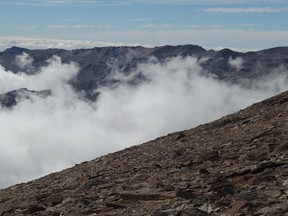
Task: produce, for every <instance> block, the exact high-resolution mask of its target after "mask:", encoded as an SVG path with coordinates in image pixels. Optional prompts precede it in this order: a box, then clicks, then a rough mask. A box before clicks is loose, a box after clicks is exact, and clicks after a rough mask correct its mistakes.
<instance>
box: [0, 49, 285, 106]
mask: <svg viewBox="0 0 288 216" xmlns="http://www.w3.org/2000/svg"><path fill="white" fill-rule="evenodd" d="M24 53H25V55H26V56H25V58H28V60H29V61H30V62H29V65H28V66H25V65H24V66H23V65H22V64H19V63H17V56H21V55H23V54H24ZM55 55H56V56H59V57H60V59H61V60H62V62H63V63H69V62H75V63H76V64H78V65H79V72H78V74H77V76H76V77H75V78H74V79H72V80H71V81H70V84H71V85H72V86H73V88H74V89H75V90H76V91H77V92H84V93H85V95H86V97H87V98H88V99H89V100H92V101H95V100H96V99H97V97H98V94H99V92H97V89H99V87H103V86H104V87H105V86H107V85H108V86H109V85H110V84H111V83H114V82H115V80H111V74H113V72H114V71H115V70H116V71H117V72H119V73H121V74H124V75H129V74H130V73H133V71H135V69H137V67H138V65H139V64H145V63H146V64H147V63H149V60H150V59H151V58H155V59H156V60H157V61H158V62H160V63H163V62H165V61H166V60H167V59H171V58H175V57H181V58H185V57H188V56H190V57H193V58H196V59H197V60H198V61H199V66H201V67H202V69H203V73H208V74H212V75H214V76H215V78H216V79H218V80H221V81H224V82H227V83H228V84H231V83H232V84H233V83H234V84H235V83H237V84H240V85H244V86H245V85H246V86H249V85H251V83H253V81H255V80H257V79H261V78H263V77H265V76H268V75H270V74H273V73H279V71H280V73H286V71H287V70H286V71H283V70H282V71H281V68H288V47H275V48H271V49H265V50H260V51H254V52H246V53H242V52H236V51H233V50H230V49H222V50H220V51H215V50H206V49H204V48H202V47H201V46H198V45H190V44H189V45H179V46H170V45H166V46H160V47H154V48H146V47H141V46H136V47H132V46H131V47H128V46H126V47H125V46H124V47H113V46H111V47H95V48H92V49H77V50H64V49H35V50H29V49H26V48H20V47H11V48H9V49H7V50H5V51H3V52H0V65H2V66H3V67H4V68H5V70H7V71H12V72H13V73H18V72H19V71H21V72H23V73H26V74H29V75H32V74H35V73H37V72H38V71H39V69H40V68H41V67H43V66H47V64H48V62H47V60H48V59H51V58H52V57H53V56H55ZM30 64H31V65H30ZM137 79H141V77H140V78H139V77H135V78H134V80H132V82H134V83H137V82H138V80H137ZM23 87H24V88H25V86H23ZM30 90H35V89H30ZM47 90H48V89H47ZM4 93H5V92H2V94H4ZM2 105H3V106H5V103H4V104H3V103H2ZM8 105H9V103H8ZM8 107H9V106H8Z"/></svg>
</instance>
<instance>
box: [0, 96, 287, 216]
mask: <svg viewBox="0 0 288 216" xmlns="http://www.w3.org/2000/svg"><path fill="white" fill-rule="evenodd" d="M0 215H1V216H8V215H50V216H51V215H52V216H64V215H65V216H82V215H90V216H94V215H152V216H166V215H167V216H168V215H175V216H176V215H177V216H180V215H181V216H184V215H226V216H228V215H288V92H285V93H282V94H280V95H278V96H275V97H272V98H270V99H268V100H265V101H263V102H261V103H257V104H254V105H252V106H250V107H248V108H247V109H245V110H241V111H240V112H238V113H235V114H232V115H228V116H226V117H223V118H221V119H219V120H217V121H214V122H211V123H209V124H205V125H201V126H198V127H196V128H194V129H191V130H187V131H182V132H176V133H173V134H169V135H167V136H165V137H160V138H158V139H156V140H153V141H150V142H148V143H145V144H142V145H138V146H133V147H130V148H128V149H125V150H123V151H120V152H116V153H113V154H109V155H106V156H103V157H100V158H97V159H95V160H93V161H89V162H83V163H81V164H78V165H76V166H75V167H73V168H70V169H66V170H64V171H62V172H58V173H53V174H50V175H48V176H45V177H43V178H40V179H37V180H34V181H31V182H28V183H23V184H19V185H15V186H12V187H10V188H7V189H4V190H1V191H0Z"/></svg>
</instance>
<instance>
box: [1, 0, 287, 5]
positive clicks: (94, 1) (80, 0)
mask: <svg viewBox="0 0 288 216" xmlns="http://www.w3.org/2000/svg"><path fill="white" fill-rule="evenodd" d="M251 3H261V4H262V3H266V4H287V2H286V1H285V0H179V1H175V0H136V1H135V0H123V1H117V0H106V1H98V0H38V1H34V0H25V1H24V0H15V1H5V0H4V1H1V2H0V5H1V4H2V5H26V6H63V5H64V6H69V5H70V6H79V5H82V6H83V5H134V4H163V5H164V4H170V5H171V4H173V5H175V4H182V5H187V4H251Z"/></svg>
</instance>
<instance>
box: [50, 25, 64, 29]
mask: <svg viewBox="0 0 288 216" xmlns="http://www.w3.org/2000/svg"><path fill="white" fill-rule="evenodd" d="M67 27H68V26H65V25H48V26H47V27H46V28H47V29H48V30H55V29H66V28H67Z"/></svg>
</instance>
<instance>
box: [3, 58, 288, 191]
mask: <svg viewBox="0 0 288 216" xmlns="http://www.w3.org/2000/svg"><path fill="white" fill-rule="evenodd" d="M236 63H237V64H236ZM18 64H23V67H24V66H27V65H30V66H31V65H32V64H33V60H32V59H31V58H30V57H28V56H26V55H23V56H22V57H18ZM232 64H235V65H238V62H235V61H234V63H233V62H232ZM77 72H78V66H77V65H76V64H74V63H70V64H64V63H62V62H61V59H60V58H58V57H54V58H53V59H51V60H49V65H48V66H47V67H43V68H41V69H40V71H39V72H38V73H37V74H35V75H26V74H23V73H17V74H14V73H12V72H9V71H5V69H4V68H3V67H1V68H0V94H1V93H4V92H7V91H10V90H14V89H18V88H23V87H25V88H28V89H30V90H44V89H51V91H52V95H51V96H48V97H47V98H41V97H38V96H34V97H32V98H31V99H29V100H22V101H21V100H20V101H19V102H18V104H17V105H16V106H15V107H13V109H11V110H7V109H4V108H2V110H0V138H1V142H0V172H1V179H0V187H6V186H8V185H12V184H15V183H19V182H22V181H26V180H30V179H33V178H36V177H39V176H41V175H44V174H48V173H50V172H54V171H57V170H61V169H63V168H66V167H68V166H72V165H73V164H75V163H79V162H81V161H84V160H89V159H93V158H95V157H97V156H100V155H103V154H106V153H109V152H114V151H116V150H119V149H123V148H125V147H129V146H131V145H134V144H140V143H142V142H144V141H147V140H149V139H153V138H156V137H158V136H161V135H165V134H167V133H169V132H173V131H176V130H183V129H188V128H191V127H193V126H196V125H199V124H201V123H205V122H208V121H211V120H214V119H216V118H218V117H220V116H223V115H225V114H228V113H231V112H234V111H237V110H239V109H240V108H244V107H246V106H248V105H250V104H252V103H253V102H256V101H259V100H262V99H264V98H267V97H268V96H272V95H274V94H276V93H278V92H281V91H284V90H286V89H287V88H288V81H287V75H285V74H284V73H279V72H278V73H277V76H276V75H275V76H270V77H267V78H266V79H263V80H259V81H257V82H255V84H253V85H252V87H249V89H248V88H244V87H241V86H238V85H229V84H227V83H224V82H220V81H218V80H217V79H215V78H214V77H213V76H210V75H207V74H205V72H203V71H202V69H201V67H200V66H199V62H198V61H197V60H196V59H194V58H190V57H189V58H185V59H181V58H173V59H169V60H167V61H166V62H164V63H159V62H157V60H155V59H154V60H153V59H152V60H151V62H150V63H147V64H141V65H139V66H138V68H137V69H136V70H135V71H133V73H131V74H129V75H123V74H121V73H119V72H117V70H115V73H114V74H113V75H112V76H111V78H113V79H116V80H118V81H120V82H119V83H120V84H115V85H114V86H111V87H105V88H102V89H100V91H101V96H100V97H99V99H98V100H97V102H96V103H91V102H87V101H86V100H83V99H81V96H79V95H77V94H76V93H75V92H74V91H73V90H72V88H71V87H70V86H69V85H68V84H67V81H68V80H70V79H71V78H73V77H74V76H75V75H76V74H77ZM139 76H141V77H145V79H143V80H142V81H141V82H140V83H138V84H137V85H135V82H132V81H133V80H134V78H135V77H139ZM131 83H134V84H131Z"/></svg>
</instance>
